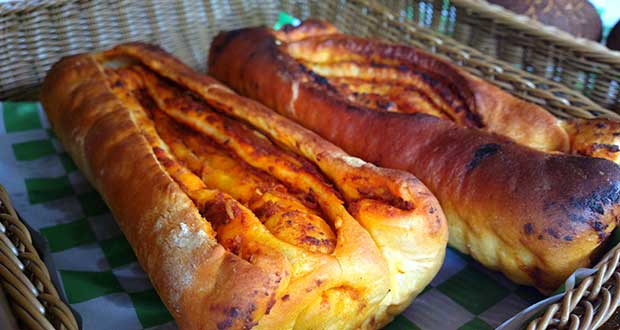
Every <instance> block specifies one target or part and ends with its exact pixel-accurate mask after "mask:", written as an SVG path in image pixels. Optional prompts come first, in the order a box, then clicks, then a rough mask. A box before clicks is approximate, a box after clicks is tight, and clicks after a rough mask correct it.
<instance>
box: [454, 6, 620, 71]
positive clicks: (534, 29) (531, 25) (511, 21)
mask: <svg viewBox="0 0 620 330" xmlns="http://www.w3.org/2000/svg"><path fill="white" fill-rule="evenodd" d="M450 2H452V3H454V4H456V5H459V6H462V7H464V8H466V9H467V10H471V11H475V12H476V13H478V14H481V15H483V16H485V17H487V18H490V19H492V20H494V21H496V22H499V23H502V24H505V25H508V26H512V27H515V28H516V29H518V30H521V31H524V32H526V33H528V34H532V35H535V36H537V37H540V38H541V39H544V40H548V41H552V42H554V43H556V44H559V45H561V46H565V47H569V48H574V49H575V50H577V51H579V52H582V53H585V54H587V55H588V56H591V57H593V58H596V60H598V61H601V62H605V63H606V64H609V65H613V66H619V67H620V51H615V50H612V49H609V48H607V46H605V45H603V44H601V43H599V42H596V41H593V40H589V39H585V38H581V37H575V36H574V35H572V34H570V33H568V32H566V31H563V30H560V29H558V28H556V27H554V26H551V25H546V24H543V23H541V22H540V21H537V20H534V19H532V18H530V17H528V16H526V15H522V14H517V13H514V12H512V11H510V10H508V9H506V8H504V7H502V6H499V5H495V4H492V3H489V2H487V1H486V0H450Z"/></svg>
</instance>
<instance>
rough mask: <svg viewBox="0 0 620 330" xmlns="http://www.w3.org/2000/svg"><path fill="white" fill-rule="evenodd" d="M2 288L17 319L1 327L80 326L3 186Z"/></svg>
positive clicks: (67, 329)
mask: <svg viewBox="0 0 620 330" xmlns="http://www.w3.org/2000/svg"><path fill="white" fill-rule="evenodd" d="M0 288H1V289H0V290H2V291H4V294H5V295H6V300H7V301H8V306H10V309H11V311H12V312H13V315H14V318H15V319H16V320H17V322H15V321H14V320H9V321H8V322H7V323H6V324H0V325H2V326H3V328H2V329H5V327H8V328H7V330H9V329H17V328H16V327H15V328H12V326H15V324H18V325H19V326H20V328H22V329H32V330H39V329H41V330H54V329H58V330H77V329H78V323H77V321H76V319H75V317H74V315H73V313H72V312H71V310H70V309H69V307H67V305H66V304H65V303H64V302H63V301H62V300H61V299H60V297H59V295H58V292H57V291H56V288H55V287H54V285H53V284H52V279H51V277H50V273H49V271H48V269H47V267H46V265H45V264H44V263H43V261H42V260H41V258H40V257H39V253H38V252H37V250H36V249H35V247H34V245H33V240H32V237H31V236H30V231H29V230H28V228H27V227H26V226H25V225H24V223H22V221H21V219H20V218H19V216H18V215H17V213H16V212H15V209H14V208H13V206H12V204H11V201H10V200H9V196H8V193H7V192H6V190H5V189H4V187H2V186H1V185H0ZM2 291H0V294H1V293H2ZM0 298H4V297H0ZM0 307H1V306H0ZM0 312H1V311H0Z"/></svg>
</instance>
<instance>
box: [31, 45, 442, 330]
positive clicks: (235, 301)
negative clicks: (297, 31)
mask: <svg viewBox="0 0 620 330" xmlns="http://www.w3.org/2000/svg"><path fill="white" fill-rule="evenodd" d="M41 100H42V102H43V106H44V108H45V111H46V112H47V115H48V117H49V120H50V122H51V124H52V127H53V129H54V131H55V132H56V134H57V135H58V137H59V139H60V141H61V142H62V144H63V145H64V146H65V148H66V149H67V151H68V152H69V153H70V155H71V156H72V158H73V159H74V160H75V161H76V163H77V165H78V166H79V168H80V169H81V171H82V172H83V173H84V174H85V175H86V177H87V178H88V180H89V181H90V182H91V183H92V184H93V185H94V186H95V187H96V188H97V190H98V191H99V192H100V193H101V194H102V196H103V198H104V199H105V201H106V203H107V204H108V205H109V207H110V209H111V210H112V213H113V214H114V216H115V218H116V220H117V221H118V223H119V225H120V227H121V229H122V231H123V233H124V234H125V235H126V237H127V239H128V240H129V242H130V243H131V246H132V247H133V249H134V251H135V253H136V255H137V257H138V261H139V262H140V264H141V265H142V267H143V268H144V269H145V270H146V272H147V273H148V275H149V277H150V279H151V281H152V282H153V284H154V286H155V288H156V289H157V291H158V293H159V294H160V296H161V297H162V299H163V301H164V303H165V304H166V306H167V307H168V309H169V310H170V311H171V312H172V314H173V316H174V317H175V319H176V320H177V322H178V324H179V326H180V328H181V329H218V330H220V329H250V328H252V329H379V328H381V327H382V326H383V325H385V324H386V323H387V322H389V321H390V320H391V319H392V318H393V316H394V315H397V314H398V313H400V312H401V311H402V310H403V309H404V308H405V307H406V306H407V305H408V304H409V303H410V302H411V300H412V299H413V298H414V297H415V296H416V295H417V294H418V293H419V292H420V291H421V290H422V289H423V288H424V287H425V286H426V285H427V284H428V283H429V282H430V280H431V279H432V278H433V276H434V275H435V273H436V272H437V271H438V269H439V267H440V266H441V263H442V261H443V256H444V253H445V246H446V244H447V224H446V221H445V218H444V215H443V213H442V211H441V209H440V207H439V204H438V202H437V200H436V199H435V197H434V196H433V195H432V194H431V193H430V192H429V191H428V189H427V188H426V187H425V186H424V185H423V184H422V183H421V182H420V181H418V180H417V179H416V178H415V177H413V176H412V175H410V174H408V173H406V172H401V171H397V170H389V169H383V168H378V167H375V166H373V165H371V164H368V163H366V162H364V161H362V160H360V159H358V158H354V157H351V156H348V155H347V154H345V153H344V152H343V151H342V150H340V149H339V148H337V147H336V146H334V145H332V144H330V143H329V142H327V141H325V140H323V139H321V138H320V137H319V136H317V135H315V134H314V133H312V132H310V131H308V130H306V129H304V128H302V127H301V126H299V125H297V124H295V123H294V122H292V121H290V120H288V119H286V118H284V117H282V116H280V115H277V114H276V113H275V112H273V111H271V110H269V109H267V108H265V107H264V106H262V105H260V104H259V103H256V102H254V101H251V100H249V99H246V98H243V97H240V96H238V95H236V94H235V93H234V92H232V91H231V90H230V89H228V88H227V87H225V86H224V85H222V84H220V83H218V82H217V81H215V80H214V79H212V78H210V77H208V76H204V75H199V74H197V73H195V72H193V71H192V70H191V69H189V68H188V67H186V66H185V65H184V64H182V63H181V62H179V61H178V60H176V59H175V58H173V57H172V56H170V55H168V54H166V53H165V52H163V51H162V50H160V49H158V48H157V47H154V46H149V45H144V44H125V45H120V46H117V47H115V48H113V49H111V50H109V51H106V52H102V53H96V54H82V55H76V56H72V57H67V58H64V59H62V60H61V61H60V62H59V63H57V64H55V65H54V66H53V67H52V69H51V71H50V72H49V74H48V75H47V77H46V79H45V82H44V84H43V88H42V92H41Z"/></svg>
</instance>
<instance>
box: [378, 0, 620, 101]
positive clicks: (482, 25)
mask: <svg viewBox="0 0 620 330" xmlns="http://www.w3.org/2000/svg"><path fill="white" fill-rule="evenodd" d="M383 3H384V4H385V5H386V7H388V8H389V9H390V10H391V11H392V12H393V13H394V14H395V15H397V16H398V19H399V20H401V21H403V22H409V23H414V25H416V26H423V27H427V28H429V29H431V30H433V31H436V32H439V33H441V34H444V35H448V36H451V37H452V38H454V39H456V40H457V41H459V42H461V43H463V44H466V45H469V46H471V47H473V48H476V49H478V50H480V51H482V52H484V53H485V54H489V55H491V56H495V57H498V58H501V59H502V60H504V61H507V62H509V63H510V64H512V65H513V66H515V67H517V68H522V69H524V70H526V71H528V72H531V73H535V74H537V75H540V76H541V77H545V78H547V79H550V80H553V81H555V82H560V83H562V84H564V85H566V86H568V87H570V88H571V89H574V90H576V91H579V92H581V93H582V94H584V95H586V96H587V97H589V98H591V99H592V100H593V101H595V102H596V103H598V104H600V105H601V106H603V107H605V108H608V109H613V110H615V111H620V52H616V51H611V50H609V49H608V48H607V47H605V46H603V45H601V44H599V43H596V42H593V41H590V40H586V39H577V38H575V37H573V36H572V35H570V34H568V33H566V32H564V31H561V30H559V29H556V28H554V27H551V26H547V25H543V24H541V23H539V22H537V21H535V20H533V19H530V18H528V17H526V16H523V15H515V14H514V13H513V12H511V11H508V10H506V9H504V8H502V7H500V6H496V5H491V4H489V3H488V2H486V1H484V0H434V1H433V0H386V1H384V2H383Z"/></svg>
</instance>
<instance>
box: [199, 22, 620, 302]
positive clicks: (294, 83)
mask: <svg viewBox="0 0 620 330" xmlns="http://www.w3.org/2000/svg"><path fill="white" fill-rule="evenodd" d="M304 24H305V23H304ZM304 24H302V27H303V29H304V33H296V34H295V33H292V32H291V31H294V29H293V30H290V29H288V30H286V29H285V30H284V31H278V32H274V31H272V30H270V29H267V28H248V29H241V30H236V31H232V32H227V33H222V34H220V35H219V36H218V37H216V38H215V39H214V41H213V44H212V47H211V51H210V56H209V71H210V73H211V74H212V75H213V76H214V77H216V78H217V79H219V80H221V81H223V82H225V83H227V84H229V85H230V86H232V87H233V88H234V89H235V90H236V91H238V92H239V93H240V94H243V95H247V96H249V97H252V98H254V99H256V100H259V101H260V102H262V103H263V104H265V105H267V106H268V107H270V108H273V109H275V110H276V111H278V112H280V113H281V114H283V115H285V116H287V117H289V118H291V119H293V120H296V121H297V122H299V123H301V124H302V125H304V126H305V127H307V128H310V129H312V130H314V131H315V132H316V133H318V134H319V135H321V136H322V137H324V138H326V139H327V140H330V141H332V142H334V143H335V144H337V145H339V146H340V147H342V148H343V149H344V150H345V151H347V152H349V153H351V154H352V155H355V156H358V157H361V158H363V159H365V160H366V161H370V162H373V163H375V164H378V165H380V166H386V167H392V168H397V169H403V170H408V171H410V172H411V173H413V174H414V175H416V176H417V177H418V178H420V179H421V180H422V181H423V182H424V183H425V184H426V185H427V186H428V187H429V188H430V189H431V191H432V192H433V193H434V194H435V195H436V196H437V197H438V199H439V201H440V203H441V205H442V207H443V209H444V212H445V213H446V216H447V218H448V223H449V226H450V244H451V245H452V246H454V247H456V248H457V249H458V250H460V251H462V252H464V253H467V254H471V255H472V256H473V257H474V258H475V259H477V260H478V261H480V262H481V263H482V264H484V265H485V266H487V267H489V268H491V269H497V270H500V271H502V272H503V273H504V274H505V275H507V276H508V277H509V278H511V279H512V280H513V281H515V282H517V283H521V284H527V285H534V286H536V287H537V288H538V289H539V290H541V291H543V292H551V291H552V290H554V289H555V288H557V287H558V286H559V285H560V284H561V283H562V282H563V281H564V279H565V278H566V277H567V276H568V275H569V274H570V273H572V272H573V271H574V270H575V269H576V268H578V267H581V266H586V265H589V264H590V259H591V258H592V257H593V256H594V254H595V251H596V250H597V247H599V246H600V244H601V243H602V242H603V241H605V239H606V238H607V237H608V236H609V234H610V233H611V231H612V230H613V229H614V228H615V226H616V224H617V215H618V212H619V206H618V202H619V199H620V170H619V169H618V167H617V166H616V165H615V164H613V163H612V162H609V161H607V160H602V159H596V158H590V157H577V156H571V155H566V154H560V153H558V152H557V151H568V146H569V144H568V143H569V141H568V136H567V134H566V132H565V131H564V130H563V129H562V127H561V126H560V123H558V121H557V120H555V119H554V118H551V117H552V116H551V115H549V114H546V115H544V114H543V115H541V113H540V111H543V110H542V109H540V108H538V107H536V106H534V105H532V104H529V103H527V102H524V101H521V100H518V99H516V98H514V97H512V96H510V95H508V94H507V93H505V92H503V91H501V90H499V89H497V88H496V87H494V86H491V85H490V84H488V83H486V82H483V81H481V80H480V79H478V78H474V77H473V76H471V75H469V74H467V73H465V72H463V71H462V70H461V69H457V68H455V67H454V66H451V65H449V64H448V63H446V62H444V61H442V60H439V59H437V58H436V57H434V56H432V55H429V54H425V53H423V52H421V51H419V50H416V49H413V48H410V47H405V46H396V45H390V44H385V43H381V42H378V41H368V40H363V39H360V38H355V37H349V36H345V35H342V34H338V33H337V32H331V31H332V30H331V28H330V29H327V31H328V32H325V29H322V28H321V27H320V24H319V26H317V25H316V22H310V23H309V25H310V27H309V26H308V25H305V26H304ZM322 24H325V23H322ZM313 30H319V32H316V33H317V34H321V37H319V38H318V40H319V41H316V40H317V39H312V34H313V32H312V31H313ZM320 31H322V32H320ZM289 33H291V35H294V37H289V36H287V35H288V34H289ZM325 34H326V35H325ZM303 38H310V39H311V40H312V41H309V42H308V43H310V44H311V45H313V46H312V47H310V46H308V47H305V48H303V50H304V51H305V52H303V54H304V55H303V56H306V57H307V58H313V57H314V58H313V60H314V61H315V62H320V61H321V59H323V58H330V59H332V60H333V59H334V58H336V59H338V60H339V59H341V58H343V57H347V56H348V58H350V57H352V56H357V55H360V54H361V55H363V56H364V57H365V58H367V59H373V61H374V60H375V59H380V60H382V61H383V62H381V63H392V62H390V61H395V62H396V63H400V64H401V65H408V66H411V67H417V66H420V67H422V70H426V71H429V72H433V73H437V74H438V75H440V76H442V77H444V78H445V77H448V78H445V79H448V80H449V81H450V83H451V84H452V85H450V86H455V85H458V86H459V89H458V91H456V92H455V93H457V94H460V95H464V96H463V97H462V98H463V99H464V100H465V102H469V103H471V104H473V105H472V106H471V107H470V108H471V109H476V110H477V111H478V112H477V114H478V115H480V116H482V121H483V123H484V124H486V125H489V126H493V127H494V128H495V129H497V130H500V131H502V132H503V134H506V132H508V133H510V132H512V133H510V134H506V135H512V136H511V138H512V140H511V139H508V138H506V137H502V136H499V135H496V134H493V133H489V132H484V131H483V130H481V129H474V128H467V127H462V125H456V124H455V123H453V122H450V121H447V120H442V119H439V118H436V117H433V116H429V115H426V114H423V113H415V114H406V113H394V112H386V111H376V110H371V109H370V108H368V107H364V106H360V105H358V104H354V103H353V102H351V101H350V100H349V99H347V98H346V97H344V96H343V95H342V94H341V93H339V92H338V91H337V90H336V89H335V88H334V86H333V85H331V84H330V82H329V78H328V79H325V78H324V77H322V76H321V75H320V74H317V73H316V72H312V71H309V70H308V69H307V68H306V67H305V65H300V64H302V63H301V62H299V60H296V59H294V58H293V57H292V56H290V55H289V52H290V51H291V50H290V48H287V47H290V46H289V45H287V42H290V41H298V40H304V39H303ZM310 39H309V40H310ZM317 45H328V46H321V47H324V48H321V47H319V46H317ZM300 47H301V46H300ZM313 47H314V48H313ZM299 53H300V54H302V52H299ZM343 54H344V55H343ZM351 54H353V55H351ZM297 56H300V55H299V54H297ZM303 56H302V57H303ZM360 58H361V57H360ZM334 61H337V60H334ZM369 65H370V66H371V67H372V66H373V65H372V63H371V64H369ZM374 67H377V66H376V65H374ZM356 72H362V71H361V70H358V71H356ZM374 72H378V71H374ZM352 75H355V74H352ZM507 110H510V111H512V112H513V113H512V114H510V115H508V112H507ZM494 116H495V117H494ZM532 116H533V117H532ZM493 118H494V119H493ZM532 119H535V121H532ZM493 121H494V122H495V124H493V125H491V122H493ZM528 122H529V123H532V124H533V125H530V126H528V125H526V123H528ZM501 127H510V129H507V130H503V129H500V128H501ZM544 127H546V128H548V132H545V131H544V129H543V128H544ZM487 131H488V129H487ZM492 131H493V130H491V132H492ZM541 132H542V133H541ZM528 146H530V147H531V148H530V147H528ZM534 148H536V149H534ZM537 149H538V150H537ZM543 150H554V151H556V152H544V151H543ZM558 256H562V257H561V258H559V257H558Z"/></svg>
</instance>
